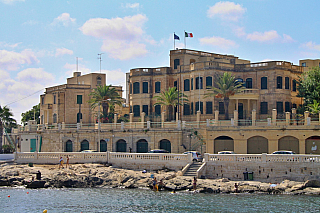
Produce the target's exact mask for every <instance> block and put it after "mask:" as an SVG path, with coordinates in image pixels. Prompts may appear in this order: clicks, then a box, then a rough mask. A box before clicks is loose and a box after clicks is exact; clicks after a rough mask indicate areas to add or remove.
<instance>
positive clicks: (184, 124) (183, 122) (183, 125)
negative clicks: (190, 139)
mask: <svg viewBox="0 0 320 213" xmlns="http://www.w3.org/2000/svg"><path fill="white" fill-rule="evenodd" d="M185 128H186V121H182V129H185Z"/></svg>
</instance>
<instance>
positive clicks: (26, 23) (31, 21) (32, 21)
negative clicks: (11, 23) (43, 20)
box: [22, 20, 39, 26]
mask: <svg viewBox="0 0 320 213" xmlns="http://www.w3.org/2000/svg"><path fill="white" fill-rule="evenodd" d="M38 23H39V22H38V21H36V20H29V21H26V22H23V23H22V25H30V26H32V25H37V24H38Z"/></svg>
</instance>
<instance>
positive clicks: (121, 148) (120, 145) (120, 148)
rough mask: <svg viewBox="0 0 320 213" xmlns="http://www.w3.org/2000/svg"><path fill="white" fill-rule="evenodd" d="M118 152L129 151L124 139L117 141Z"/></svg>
mask: <svg viewBox="0 0 320 213" xmlns="http://www.w3.org/2000/svg"><path fill="white" fill-rule="evenodd" d="M116 148H117V149H116V152H126V151H127V142H126V141H125V140H123V139H120V140H118V141H117V145H116Z"/></svg>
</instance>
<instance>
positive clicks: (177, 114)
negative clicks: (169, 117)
mask: <svg viewBox="0 0 320 213" xmlns="http://www.w3.org/2000/svg"><path fill="white" fill-rule="evenodd" d="M178 107H179V106H178ZM178 120H179V113H178V112H176V122H178Z"/></svg>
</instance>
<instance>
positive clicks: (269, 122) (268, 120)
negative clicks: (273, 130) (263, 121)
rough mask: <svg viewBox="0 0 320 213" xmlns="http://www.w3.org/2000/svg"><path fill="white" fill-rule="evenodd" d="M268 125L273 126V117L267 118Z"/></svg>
mask: <svg viewBox="0 0 320 213" xmlns="http://www.w3.org/2000/svg"><path fill="white" fill-rule="evenodd" d="M267 122H268V126H271V118H267Z"/></svg>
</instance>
